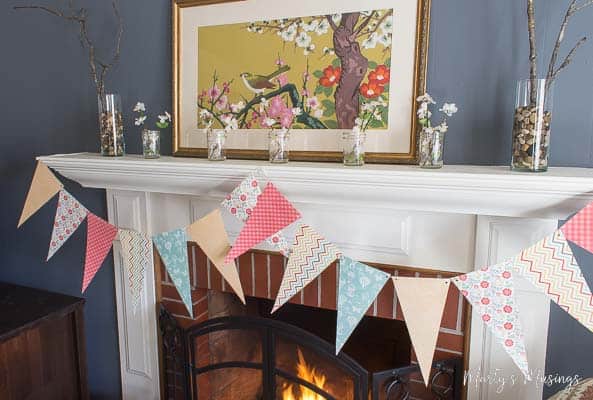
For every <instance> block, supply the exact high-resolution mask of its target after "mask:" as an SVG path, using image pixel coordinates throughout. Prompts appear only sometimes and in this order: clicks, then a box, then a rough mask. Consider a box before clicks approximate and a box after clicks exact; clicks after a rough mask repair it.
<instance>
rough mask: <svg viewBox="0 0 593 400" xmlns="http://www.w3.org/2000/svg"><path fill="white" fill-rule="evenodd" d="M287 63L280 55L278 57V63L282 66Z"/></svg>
mask: <svg viewBox="0 0 593 400" xmlns="http://www.w3.org/2000/svg"><path fill="white" fill-rule="evenodd" d="M284 64H285V62H284V60H282V59H281V58H280V57H278V59H277V60H276V65H277V66H279V67H281V66H283V65H284Z"/></svg>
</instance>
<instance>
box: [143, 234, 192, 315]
mask: <svg viewBox="0 0 593 400" xmlns="http://www.w3.org/2000/svg"><path fill="white" fill-rule="evenodd" d="M152 241H153V242H154V244H155V246H156V248H157V250H158V252H159V254H160V255H161V258H162V259H163V263H164V264H165V268H166V269H167V272H168V273H169V276H170V277H171V280H172V281H173V283H174V284H175V287H176V288H177V292H178V293H179V296H180V297H181V300H183V303H184V304H185V307H186V308H187V311H188V312H189V315H190V317H192V318H193V317H194V312H193V307H192V300H191V286H190V282H189V265H188V261H187V235H186V233H185V229H175V230H173V231H170V232H164V233H160V234H158V235H156V236H154V237H153V238H152Z"/></svg>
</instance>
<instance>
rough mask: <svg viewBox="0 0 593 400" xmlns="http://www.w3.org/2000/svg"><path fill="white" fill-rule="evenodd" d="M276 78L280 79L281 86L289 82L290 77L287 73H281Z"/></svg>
mask: <svg viewBox="0 0 593 400" xmlns="http://www.w3.org/2000/svg"><path fill="white" fill-rule="evenodd" d="M276 79H277V80H278V84H279V85H280V86H281V87H282V86H284V85H286V84H287V83H288V77H287V76H286V74H280V75H278V78H276Z"/></svg>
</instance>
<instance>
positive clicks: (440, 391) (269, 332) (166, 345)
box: [160, 306, 463, 400]
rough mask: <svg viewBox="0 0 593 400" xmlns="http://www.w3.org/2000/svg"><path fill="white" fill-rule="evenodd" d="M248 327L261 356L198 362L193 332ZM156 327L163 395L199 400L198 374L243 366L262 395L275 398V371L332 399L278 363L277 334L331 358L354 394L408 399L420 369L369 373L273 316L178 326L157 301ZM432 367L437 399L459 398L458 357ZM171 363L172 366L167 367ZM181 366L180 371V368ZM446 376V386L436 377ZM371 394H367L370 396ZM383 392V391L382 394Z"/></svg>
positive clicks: (331, 347) (361, 398)
mask: <svg viewBox="0 0 593 400" xmlns="http://www.w3.org/2000/svg"><path fill="white" fill-rule="evenodd" d="M241 329H244V330H251V331H257V332H259V333H260V335H261V336H260V337H261V338H262V339H261V340H262V343H261V345H262V358H261V360H262V362H247V361H226V362H220V363H214V364H209V365H206V366H204V367H197V365H198V364H197V360H196V359H195V357H196V351H195V350H196V349H195V343H196V340H195V339H196V338H197V337H199V336H203V335H207V334H209V333H213V332H218V331H224V330H241ZM160 330H161V336H162V345H163V354H162V356H163V357H162V358H163V360H162V361H163V364H164V365H165V369H166V370H167V371H165V373H164V374H163V378H164V389H165V399H167V400H172V399H178V398H180V397H179V394H180V392H181V393H182V394H181V396H182V398H185V399H188V400H203V399H200V398H199V397H198V390H197V376H198V375H200V374H204V373H208V372H211V371H214V370H220V369H226V368H247V369H253V370H259V371H261V372H262V385H263V398H264V399H265V400H275V396H276V377H282V378H284V379H286V380H288V381H291V382H294V383H296V384H299V385H302V386H305V387H307V388H309V389H311V390H312V391H314V392H315V393H318V394H320V395H321V396H324V398H325V399H327V400H341V399H336V398H335V397H334V396H332V395H331V394H329V393H327V392H325V391H324V390H323V389H320V388H318V387H317V386H315V385H314V384H312V383H310V382H307V381H305V380H303V379H301V378H299V377H298V376H296V375H294V374H293V373H290V372H287V371H284V370H282V369H279V368H277V366H276V344H277V340H276V339H277V338H279V337H281V338H285V339H288V340H291V341H292V342H293V343H294V344H295V345H296V346H300V347H303V348H307V349H309V350H311V351H314V352H316V353H317V354H319V355H321V356H324V357H325V358H327V359H328V360H329V361H331V362H333V363H335V364H336V365H337V366H338V367H340V369H341V370H342V371H344V373H345V374H349V375H350V377H351V378H352V380H353V383H354V385H353V387H354V399H355V400H368V399H369V398H370V399H372V400H378V399H380V398H384V399H388V400H390V399H407V398H409V396H410V393H409V390H408V387H407V385H408V383H409V375H411V374H413V373H417V372H419V367H418V365H409V366H405V367H401V368H396V369H391V370H386V371H381V372H375V373H371V374H370V373H369V372H368V371H367V370H366V369H365V368H364V367H362V366H361V365H360V364H358V363H357V362H356V361H355V360H353V359H352V358H350V357H349V356H347V355H346V354H344V353H341V354H339V355H336V354H335V349H334V345H332V344H330V343H328V342H326V341H325V340H323V339H321V338H319V337H317V336H315V335H313V334H311V333H309V332H307V331H305V330H303V329H301V328H298V327H296V326H293V325H290V324H287V323H284V322H281V321H275V320H271V319H266V318H261V317H250V316H247V317H246V316H238V317H222V318H215V319H210V320H208V321H205V322H203V323H200V324H198V325H195V326H192V327H189V328H187V329H185V330H184V329H182V328H180V327H179V325H178V324H177V323H176V321H175V319H174V318H173V317H172V316H171V315H170V314H169V313H168V312H167V311H166V310H165V308H164V307H163V306H161V315H160ZM433 368H434V369H436V371H437V372H436V373H435V374H434V375H433V377H432V379H431V382H432V384H431V392H432V393H433V394H434V396H435V397H434V398H436V399H461V392H462V379H463V377H462V372H463V371H462V370H463V362H462V360H461V359H451V360H446V361H438V362H435V363H434V364H433ZM171 369H172V370H173V371H171ZM180 371H183V373H180ZM443 376H445V377H446V378H447V379H446V381H447V382H446V386H444V387H443V386H442V383H441V385H436V384H435V383H436V382H437V381H438V380H439V379H441V378H442V377H443ZM369 377H370V378H372V391H371V392H370V393H369V387H368V385H369ZM369 394H370V396H369ZM381 395H382V396H381Z"/></svg>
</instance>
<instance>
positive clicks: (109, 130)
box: [99, 94, 126, 157]
mask: <svg viewBox="0 0 593 400" xmlns="http://www.w3.org/2000/svg"><path fill="white" fill-rule="evenodd" d="M121 110H122V108H121V98H120V97H119V95H118V94H106V95H105V96H100V97H99V140H100V145H101V155H103V156H112V157H113V156H123V155H124V154H125V152H126V144H125V141H124V121H123V114H122V111H121Z"/></svg>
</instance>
